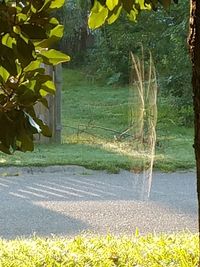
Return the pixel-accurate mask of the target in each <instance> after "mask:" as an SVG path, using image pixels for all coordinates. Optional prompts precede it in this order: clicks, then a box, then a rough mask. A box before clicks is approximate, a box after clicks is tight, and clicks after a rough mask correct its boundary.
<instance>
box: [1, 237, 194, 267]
mask: <svg viewBox="0 0 200 267" xmlns="http://www.w3.org/2000/svg"><path fill="white" fill-rule="evenodd" d="M198 255H199V251H198V235H194V234H191V233H181V234H170V235H167V234H162V235H153V234H152V235H151V234H150V235H148V236H139V235H135V236H133V237H132V238H130V237H125V236H124V237H115V236H111V235H108V236H106V237H103V236H90V237H87V236H77V237H75V238H74V239H65V238H50V239H42V238H37V237H35V238H32V239H19V240H11V241H5V240H1V241H0V266H13V267H19V266H20V267H28V266H38V267H39V266H49V267H50V266H66V267H72V266H79V267H86V266H87V267H90V266H91V267H94V266H96V267H98V266H99V267H111V266H112V267H113V266H120V267H127V266H130V267H133V266H135V267H136V266H137V267H150V266H151V267H160V266H162V267H171V266H172V267H173V266H174V267H196V266H197V263H198Z"/></svg>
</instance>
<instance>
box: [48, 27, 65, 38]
mask: <svg viewBox="0 0 200 267" xmlns="http://www.w3.org/2000/svg"><path fill="white" fill-rule="evenodd" d="M63 32H64V26H63V25H57V26H56V27H54V28H53V29H52V30H51V31H50V34H49V37H56V38H58V39H60V38H62V36H63Z"/></svg>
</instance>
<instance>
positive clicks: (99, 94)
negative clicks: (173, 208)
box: [0, 70, 195, 172]
mask: <svg viewBox="0 0 200 267" xmlns="http://www.w3.org/2000/svg"><path fill="white" fill-rule="evenodd" d="M62 98H63V103H62V124H63V130H62V145H41V146H38V145H37V146H36V149H35V151H34V152H33V153H26V154H22V153H15V155H14V156H7V155H4V154H2V153H0V165H1V166H8V165H15V166H27V165H29V166H46V165H67V164H76V165H82V166H85V167H87V168H91V169H106V170H108V171H111V172H117V171H119V169H120V168H123V169H127V170H130V169H135V170H138V169H141V168H142V166H144V165H145V157H146V155H144V153H143V154H142V153H139V152H138V151H137V149H136V150H135V148H134V147H132V146H131V142H128V141H127V139H126V138H122V139H121V140H118V139H117V140H116V137H117V136H118V135H119V133H121V132H123V131H124V130H125V129H126V128H127V127H128V118H129V88H128V87H117V88H115V87H108V86H100V85H97V84H95V83H91V81H88V80H87V78H86V77H85V75H84V74H83V73H81V72H80V71H75V70H64V86H63V94H62ZM158 102H159V105H158V127H157V140H158V142H157V148H156V158H155V164H154V167H155V169H159V170H163V171H175V170H177V169H190V168H194V166H195V162H194V154H193V148H192V143H193V140H192V139H193V130H192V129H190V128H186V127H181V126H179V125H178V122H177V121H178V119H179V118H178V117H177V114H176V111H175V109H173V112H172V107H171V106H170V105H169V103H168V102H169V101H162V99H161V100H160V99H159V101H158Z"/></svg>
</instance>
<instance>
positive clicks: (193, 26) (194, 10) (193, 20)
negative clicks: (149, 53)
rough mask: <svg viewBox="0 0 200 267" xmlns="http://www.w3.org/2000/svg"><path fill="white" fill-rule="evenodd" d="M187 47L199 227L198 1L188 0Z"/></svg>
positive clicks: (199, 58) (199, 109) (199, 107)
mask: <svg viewBox="0 0 200 267" xmlns="http://www.w3.org/2000/svg"><path fill="white" fill-rule="evenodd" d="M189 27H190V29H189V40H188V43H189V49H190V55H191V61H192V87H193V105H194V131H195V133H194V134H195V137H194V150H195V157H196V171H197V196H198V216H199V218H198V222H199V225H198V226H199V229H200V1H199V0H190V26H189Z"/></svg>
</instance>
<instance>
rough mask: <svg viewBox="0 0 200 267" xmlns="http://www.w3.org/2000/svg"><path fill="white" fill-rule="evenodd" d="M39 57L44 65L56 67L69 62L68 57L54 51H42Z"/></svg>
mask: <svg viewBox="0 0 200 267" xmlns="http://www.w3.org/2000/svg"><path fill="white" fill-rule="evenodd" d="M40 55H41V56H42V58H43V60H44V63H45V64H50V65H51V64H52V65H57V64H60V63H62V62H67V61H69V60H70V57H69V56H68V55H66V54H64V53H62V52H60V51H57V50H55V49H50V50H42V51H40Z"/></svg>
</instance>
